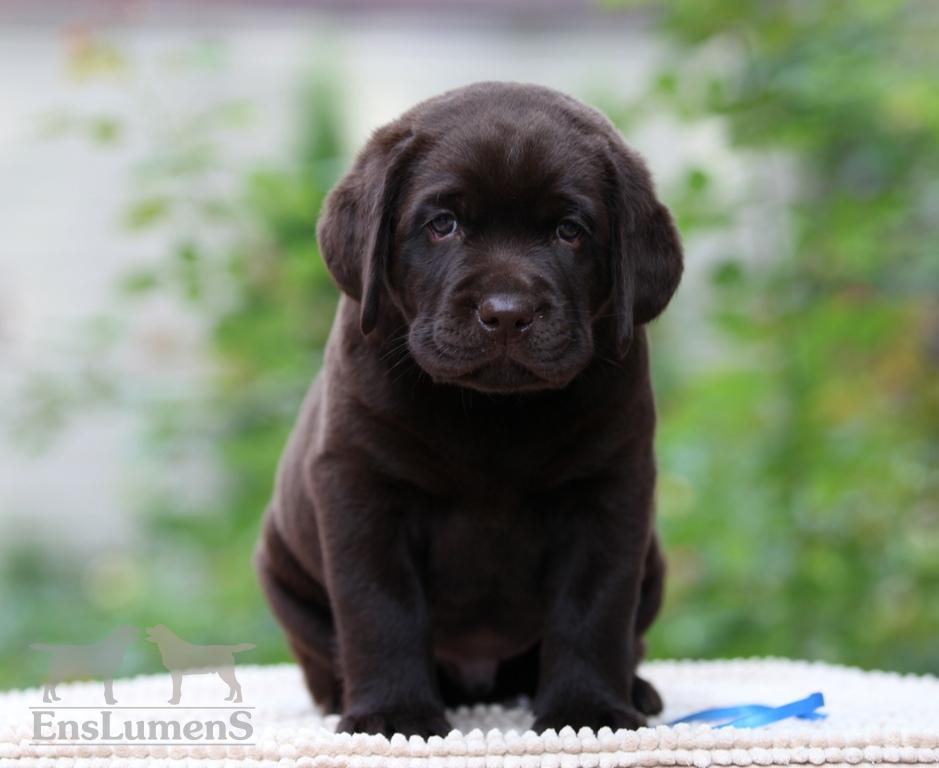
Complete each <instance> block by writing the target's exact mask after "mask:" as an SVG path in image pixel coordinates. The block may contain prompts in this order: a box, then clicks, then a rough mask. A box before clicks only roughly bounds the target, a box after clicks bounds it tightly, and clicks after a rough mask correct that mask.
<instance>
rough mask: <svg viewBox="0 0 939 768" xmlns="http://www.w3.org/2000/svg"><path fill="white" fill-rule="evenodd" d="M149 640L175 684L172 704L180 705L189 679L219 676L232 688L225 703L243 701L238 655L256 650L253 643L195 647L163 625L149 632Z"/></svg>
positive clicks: (150, 629)
mask: <svg viewBox="0 0 939 768" xmlns="http://www.w3.org/2000/svg"><path fill="white" fill-rule="evenodd" d="M147 639H148V640H149V641H150V642H151V643H155V644H156V646H157V648H158V649H159V651H160V658H161V659H162V660H163V666H164V667H166V670H167V671H168V672H169V673H170V677H171V678H172V680H173V696H172V698H171V699H170V700H169V703H170V704H179V701H180V698H181V696H182V686H183V677H184V676H185V675H211V674H216V675H218V676H219V677H220V678H221V679H222V680H223V681H224V682H225V683H226V684H227V685H228V696H226V697H225V701H231V702H233V703H237V702H240V701H241V685H240V683H239V682H238V679H237V678H236V677H235V654H236V653H241V652H242V651H249V650H251V649H252V648H254V644H253V643H239V644H238V645H195V644H194V643H189V642H186V641H185V640H183V639H182V638H181V637H179V636H178V635H176V634H174V633H173V632H172V631H170V630H169V629H168V628H167V627H165V626H163V625H162V624H157V625H156V626H155V627H148V628H147Z"/></svg>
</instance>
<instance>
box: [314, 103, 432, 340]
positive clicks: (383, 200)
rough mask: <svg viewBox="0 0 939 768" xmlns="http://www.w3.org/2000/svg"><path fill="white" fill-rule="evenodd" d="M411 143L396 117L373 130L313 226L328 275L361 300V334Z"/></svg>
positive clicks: (368, 325)
mask: <svg viewBox="0 0 939 768" xmlns="http://www.w3.org/2000/svg"><path fill="white" fill-rule="evenodd" d="M415 145H416V142H415V139H414V137H413V135H412V132H411V130H410V128H409V126H407V125H405V124H403V123H402V122H401V121H400V120H399V121H397V122H395V123H391V124H390V125H386V126H384V127H383V128H380V129H379V130H377V131H376V132H375V133H374V134H373V135H372V138H371V139H370V140H369V142H368V144H366V146H365V148H364V149H363V150H362V151H361V152H360V153H359V156H358V157H357V158H356V161H355V163H354V165H353V166H352V169H351V170H350V171H349V172H348V173H347V174H346V175H345V176H344V177H343V178H342V180H341V181H340V182H339V184H337V185H336V186H335V187H334V188H333V190H332V192H330V193H329V196H328V197H327V198H326V202H325V204H324V207H323V212H322V214H321V215H320V218H319V222H318V223H317V226H316V236H317V240H318V242H319V247H320V253H321V254H322V255H323V260H324V261H325V262H326V266H327V267H328V268H329V271H330V273H331V274H332V276H333V279H334V280H335V281H336V283H337V284H338V285H339V288H340V289H341V290H342V291H343V292H344V293H346V294H348V295H349V296H351V297H352V298H353V299H355V300H356V301H358V302H359V304H360V305H361V314H360V323H361V327H362V333H366V334H367V333H369V332H370V331H372V330H373V329H374V328H375V325H376V324H377V323H378V315H379V308H380V304H381V293H382V288H383V286H384V282H385V277H386V275H387V271H388V264H389V262H390V260H391V254H392V250H393V248H394V242H395V219H396V213H397V207H398V198H399V195H400V191H401V187H402V185H403V182H404V176H405V174H406V170H407V167H408V165H409V163H410V160H411V158H412V157H413V155H414V153H415V152H414V151H415Z"/></svg>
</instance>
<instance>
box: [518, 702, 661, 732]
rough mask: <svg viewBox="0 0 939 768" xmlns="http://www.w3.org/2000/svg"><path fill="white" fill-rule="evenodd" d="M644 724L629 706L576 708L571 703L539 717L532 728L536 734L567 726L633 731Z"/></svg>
mask: <svg viewBox="0 0 939 768" xmlns="http://www.w3.org/2000/svg"><path fill="white" fill-rule="evenodd" d="M645 724H646V718H645V717H644V716H643V715H642V714H640V713H639V712H638V711H637V710H635V709H633V708H632V707H629V706H623V707H608V706H604V705H599V706H598V705H589V704H587V705H582V706H577V705H575V704H573V703H572V704H570V705H565V706H563V707H560V708H557V709H552V710H549V711H547V712H545V713H544V714H542V715H539V716H538V718H537V719H536V720H535V724H534V725H533V726H532V728H533V729H534V730H535V731H536V732H537V733H541V732H542V731H546V730H547V729H548V728H554V730H556V731H559V730H561V729H562V728H563V727H564V726H567V725H569V726H570V727H571V728H573V729H574V730H578V729H580V728H583V727H584V726H587V727H588V728H592V729H593V730H594V731H598V730H599V729H600V728H603V727H604V726H608V727H610V728H612V729H613V730H614V731H615V730H617V729H618V728H629V729H631V730H635V729H636V728H642V727H643V726H644V725H645Z"/></svg>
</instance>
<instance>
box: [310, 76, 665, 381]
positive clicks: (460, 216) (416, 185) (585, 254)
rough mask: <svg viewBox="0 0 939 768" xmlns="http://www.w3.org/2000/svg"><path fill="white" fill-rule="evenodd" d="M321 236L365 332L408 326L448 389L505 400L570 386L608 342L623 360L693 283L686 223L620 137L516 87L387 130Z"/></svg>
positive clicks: (350, 178) (482, 88) (443, 100)
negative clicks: (638, 332) (685, 281)
mask: <svg viewBox="0 0 939 768" xmlns="http://www.w3.org/2000/svg"><path fill="white" fill-rule="evenodd" d="M318 235H319V242H320V249H321V251H322V254H323V257H324V259H325V260H326V264H327V265H328V267H329V269H330V271H331V272H332V274H333V276H334V278H335V279H336V281H337V283H338V284H339V286H340V288H341V289H342V290H343V291H344V292H345V293H347V294H348V295H349V296H351V297H352V298H353V299H355V300H356V301H358V302H359V303H360V307H361V327H362V332H363V333H366V334H368V333H370V332H372V331H373V330H374V329H375V328H376V326H378V325H379V324H381V325H382V327H395V326H401V327H403V328H406V332H407V344H408V349H409V352H410V354H411V356H412V357H413V358H414V360H415V361H416V362H417V364H418V365H420V367H421V368H423V369H424V370H425V371H426V372H427V373H428V374H430V376H431V377H432V378H433V379H434V380H435V381H439V382H447V383H451V384H457V385H460V386H466V387H472V388H475V389H479V390H484V391H490V392H511V391H524V390H532V389H541V388H549V387H555V388H556V387H563V386H564V385H566V384H567V383H569V382H570V381H571V380H572V379H573V378H574V377H575V376H576V375H577V374H578V373H579V372H580V371H582V370H583V369H584V368H585V367H586V366H587V364H588V363H589V362H590V360H591V359H592V358H593V355H594V349H595V346H597V345H601V344H602V345H604V346H606V347H609V350H610V352H612V353H613V354H616V353H619V354H624V353H625V351H626V350H627V349H628V347H629V343H630V339H631V337H632V333H633V328H634V327H635V326H636V325H638V324H642V323H646V322H648V321H650V320H652V319H653V318H654V317H656V316H657V315H658V314H659V313H660V312H661V311H662V310H663V309H664V308H665V305H666V304H667V303H668V301H669V299H670V298H671V296H672V294H673V293H674V291H675V289H676V288H677V286H678V281H679V278H680V276H681V270H682V258H681V245H680V242H679V238H678V233H677V232H676V230H675V227H674V224H673V223H672V218H671V215H670V214H669V212H668V210H667V209H666V208H665V207H664V206H663V205H662V204H661V203H660V202H659V201H658V200H657V199H656V196H655V192H654V189H653V186H652V181H651V178H650V176H649V173H648V171H647V170H646V168H645V166H644V165H643V163H642V161H641V160H640V159H639V158H638V156H637V155H635V154H634V153H633V152H632V151H630V150H629V149H628V148H627V147H626V146H625V144H624V143H623V142H622V139H621V138H620V137H619V134H618V133H617V132H616V130H615V129H614V128H613V126H612V125H611V124H610V123H609V122H608V121H607V120H606V119H605V118H604V117H603V116H602V115H600V114H599V113H598V112H596V111H594V110H592V109H589V108H587V107H585V106H583V105H582V104H580V103H579V102H577V101H575V100H574V99H572V98H570V97H567V96H564V95H562V94H559V93H557V92H554V91H551V90H548V89H546V88H540V87H535V86H525V85H516V84H508V83H480V84H477V85H473V86H469V87H467V88H463V89H460V90H457V91H452V92H449V93H446V94H443V95H442V96H439V97H437V98H434V99H431V100H429V101H426V102H424V103H422V104H419V105H418V106H417V107H415V108H414V109H412V110H410V111H409V112H407V113H405V114H404V115H403V116H402V117H401V118H399V119H398V120H397V121H395V122H394V123H391V124H390V125H387V126H385V127H384V128H381V129H379V130H378V131H377V132H376V133H375V134H374V135H373V136H372V138H371V140H370V141H369V143H368V145H367V146H366V147H365V149H364V150H363V151H362V153H361V154H360V155H359V157H358V159H357V160H356V162H355V165H354V166H353V168H352V170H351V171H350V172H349V173H348V174H347V175H346V176H345V177H344V178H343V179H342V181H341V182H340V183H339V184H338V185H337V187H336V188H335V189H334V190H333V191H332V193H331V194H330V196H329V199H328V200H327V203H326V206H325V209H324V212H323V215H322V217H321V219H320V223H319V227H318ZM386 317H387V318H389V322H388V323H381V321H382V319H383V318H386Z"/></svg>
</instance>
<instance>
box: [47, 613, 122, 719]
mask: <svg viewBox="0 0 939 768" xmlns="http://www.w3.org/2000/svg"><path fill="white" fill-rule="evenodd" d="M138 634H139V630H138V629H137V628H136V627H126V626H125V627H118V628H117V629H115V630H114V631H113V632H111V633H110V634H109V635H107V636H106V637H105V638H103V639H102V640H99V641H98V642H97V643H92V644H91V645H51V644H48V643H33V644H32V645H30V646H29V647H30V648H32V649H33V650H34V651H40V652H42V653H48V654H49V656H50V663H49V671H48V673H47V675H46V681H45V683H44V684H43V688H42V700H43V702H44V703H46V704H49V703H52V702H55V701H61V700H62V699H61V697H60V696H58V694H56V692H55V688H56V686H57V685H58V684H59V683H65V682H68V681H71V680H80V679H83V678H93V679H97V680H101V681H102V682H103V683H104V700H105V702H106V703H107V704H109V705H112V706H113V705H114V704H116V703H117V699H115V698H114V678H115V677H116V676H117V672H118V669H119V668H120V666H121V662H122V661H123V660H124V654H125V653H126V652H127V648H128V647H129V646H130V644H131V642H133V641H134V640H135V639H136V638H137V635H138Z"/></svg>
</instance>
